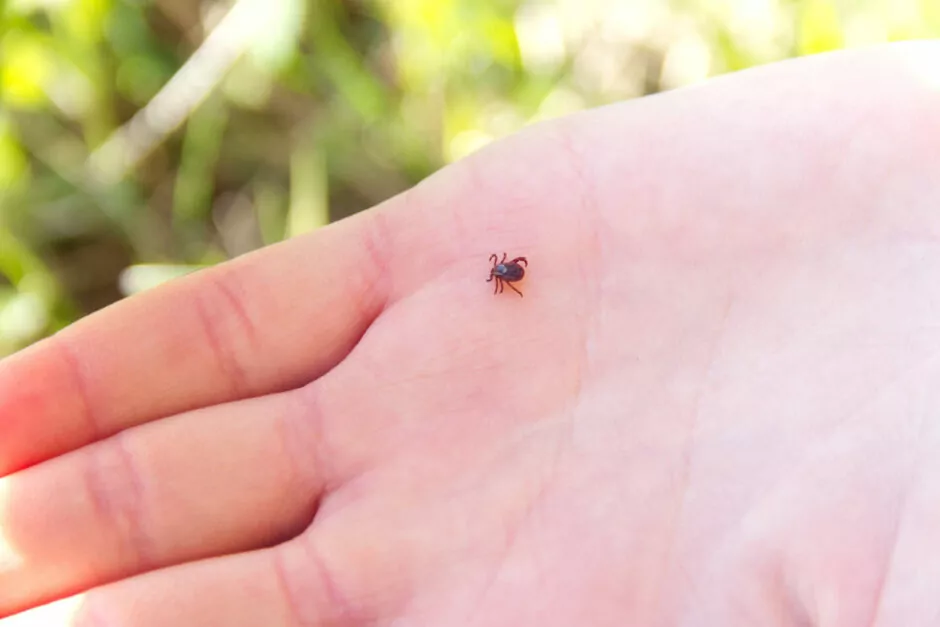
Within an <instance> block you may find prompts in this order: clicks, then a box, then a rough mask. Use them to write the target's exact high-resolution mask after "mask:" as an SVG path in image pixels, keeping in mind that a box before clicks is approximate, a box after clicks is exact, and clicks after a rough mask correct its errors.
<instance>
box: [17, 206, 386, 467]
mask: <svg viewBox="0 0 940 627" xmlns="http://www.w3.org/2000/svg"><path fill="white" fill-rule="evenodd" d="M382 211H384V210H382ZM382 211H377V212H369V213H366V214H361V215H358V216H355V217H353V218H351V219H349V220H345V221H343V222H340V223H337V224H335V225H332V226H330V227H327V228H325V229H323V230H322V231H320V232H317V233H315V234H313V235H311V236H309V237H306V238H298V239H296V240H291V241H288V242H285V243H283V244H281V245H278V246H274V247H271V248H269V249H264V250H261V251H259V252H257V253H256V254H252V255H248V256H246V257H244V258H240V259H237V260H235V261H232V262H230V263H227V264H223V265H221V266H217V267H215V268H212V269H209V270H206V271H203V272H200V273H197V274H196V275H193V276H190V277H186V278H184V279H182V280H179V281H176V282H173V283H171V284H169V285H167V286H165V287H163V288H161V289H157V290H154V291H153V292H150V293H145V294H142V295H140V296H139V297H135V298H131V299H128V300H126V301H123V302H121V303H118V304H117V305H115V306H113V307H111V308H109V309H106V310H104V311H102V312H100V313H99V314H97V315H93V316H91V317H89V318H88V319H86V320H84V321H81V322H79V323H77V324H75V325H74V326H73V327H71V328H69V329H66V330H65V331H64V332H63V333H61V334H59V335H57V336H55V337H53V338H51V339H48V340H46V341H44V342H41V343H39V344H37V345H36V346H34V347H32V348H30V349H28V350H26V351H23V352H22V353H21V354H18V355H15V356H14V357H12V358H10V359H8V360H6V361H3V362H0V476H2V475H4V474H7V473H9V472H11V471H13V470H17V469H20V468H23V467H26V466H29V465H31V464H34V463H37V462H39V461H41V460H43V459H47V458H49V457H50V456H53V455H56V454H60V453H63V452H65V451H68V450H71V449H73V448H76V447H78V446H81V445H84V444H86V443H88V442H91V441H94V440H96V439H98V438H101V437H106V436H108V435H111V434H113V433H116V432H118V431H119V430H121V429H123V428H126V427H129V426H133V425H136V424H140V423H142V422H144V421H147V420H150V419H153V418H156V417H162V416H167V415H172V414H174V413H178V412H181V411H185V410H187V409H191V408H195V407H199V406H204V405H207V404H213V403H220V402H225V401H230V400H235V399H239V398H246V397H251V396H256V395H260V394H264V393H271V392H276V391H281V390H285V389H290V388H293V387H296V386H298V385H300V384H302V383H305V382H307V381H309V380H311V379H313V378H316V377H317V376H319V375H320V374H322V373H323V372H325V371H326V370H328V369H329V368H330V367H332V366H333V365H334V364H335V363H336V362H337V361H338V360H340V359H341V358H342V357H343V355H345V354H346V353H347V352H348V351H349V350H350V348H351V347H352V346H353V345H354V344H355V342H356V341H357V339H358V338H359V337H360V336H361V335H362V333H363V332H364V330H365V329H366V328H367V326H368V325H369V323H370V321H371V320H372V319H374V318H375V316H376V315H378V313H379V311H381V309H382V307H383V306H384V304H385V303H386V300H387V298H388V295H389V284H388V265H389V263H390V261H389V259H390V246H391V243H390V242H391V240H390V237H389V233H388V232H387V231H386V230H385V227H384V226H383V225H384V223H385V218H384V216H383V213H382Z"/></svg>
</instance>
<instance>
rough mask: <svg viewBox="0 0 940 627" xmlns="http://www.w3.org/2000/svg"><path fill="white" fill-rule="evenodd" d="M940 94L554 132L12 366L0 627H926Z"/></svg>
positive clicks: (709, 111) (809, 94)
mask: <svg viewBox="0 0 940 627" xmlns="http://www.w3.org/2000/svg"><path fill="white" fill-rule="evenodd" d="M937 68H940V46H938V45H937V44H935V43H931V42H922V43H916V44H905V45H894V46H886V47H882V48H879V49H873V50H866V51H858V52H851V53H840V54H835V55H824V56H819V57H814V58H809V59H803V60H798V61H793V62H787V63H783V64H778V65H774V66H769V67H766V68H763V69H759V70H755V71H749V72H744V73H740V74H737V75H733V76H730V77H726V78H723V79H718V80H715V81H712V82H710V83H708V84H706V85H703V86H700V87H696V88H692V89H687V90H681V91H677V92H675V93H670V94H663V95H659V96H655V97H651V98H645V99H641V100H637V101H632V102H629V103H624V104H619V105H616V106H611V107H607V108H603V109H599V110H594V111H590V112H586V113H583V114H579V115H575V116H570V117H568V118H564V119H561V120H556V121H552V122H549V123H546V124H542V125H538V126H535V127H532V128H530V129H528V130H526V131H524V132H522V133H520V134H518V135H516V136H514V137H512V138H509V139H507V140H504V141H502V142H499V143H498V144H496V145H494V146H492V147H489V148H487V149H485V150H483V151H481V152H479V153H477V154H475V155H473V156H472V157H470V158H468V159H466V160H464V161H462V162H460V163H458V164H455V165H454V166H451V167H450V168H447V169H445V170H444V171H442V172H440V173H439V174H437V175H435V176H434V177H432V178H431V179H429V180H427V181H425V182H424V183H422V184H421V185H419V186H417V187H416V188H414V189H412V190H410V191H408V192H407V193H405V194H403V195H401V196H399V197H396V198H394V199H392V200H390V201H388V202H387V203H385V204H384V205H382V206H380V207H377V208H375V209H373V210H371V211H368V212H365V213H363V214H360V215H357V216H354V217H353V218H350V219H347V220H344V221H341V222H339V223H337V224H335V225H332V226H330V227H327V228H325V229H322V230H320V231H317V232H315V233H312V234H310V235H308V236H304V237H300V238H296V239H294V240H290V241H288V242H285V243H282V244H280V245H277V246H273V247H270V248H267V249H264V250H261V251H258V252H256V253H254V254H252V255H247V256H245V257H242V258H239V259H237V260H234V261H232V262H230V263H228V264H224V265H222V266H219V267H217V268H214V269H211V270H208V271H205V272H202V273H199V274H196V275H193V276H190V277H187V278H185V279H182V280H179V281H176V282H173V283H171V284H169V285H167V286H164V287H162V288H159V289H157V290H154V291H152V292H149V293H146V294H144V295H141V296H140V297H137V298H132V299H129V300H127V301H125V302H122V303H119V304H117V305H115V306H113V307H112V308H110V309H108V310H105V311H103V312H100V313H98V314H96V315H94V316H91V317H89V318H88V319H86V320H83V321H81V322H80V323H78V324H76V325H74V326H73V327H71V328H69V329H67V330H66V331H64V332H63V333H61V334H60V335H58V336H56V337H55V338H52V339H50V340H47V341H45V342H43V343H40V344H38V345H36V346H34V347H32V348H30V349H28V350H26V351H23V352H22V353H20V354H18V355H15V356H13V357H12V358H9V359H7V360H5V361H4V362H2V363H0V616H2V617H5V618H2V619H0V627H16V626H20V627H22V626H24V625H33V624H37V625H39V624H41V625H83V626H84V625H95V626H97V625H107V626H109V627H110V626H112V625H135V626H143V627H149V626H157V625H200V626H202V625H225V626H239V625H271V626H275V627H277V626H282V625H283V626H285V627H288V626H291V627H292V626H295V625H303V626H310V627H325V626H337V627H358V626H360V625H363V626H364V625H382V626H389V627H392V626H394V627H425V626H428V627H430V626H442V625H447V626H454V627H464V626H467V627H470V626H473V627H483V626H486V627H509V626H517V625H539V626H542V627H555V626H558V627H561V626H569V625H590V626H597V627H606V626H623V625H637V626H643V627H651V626H652V627H655V626H663V627H666V626H676V627H698V626H706V625H723V626H729V627H737V626H745V625H746V626H752V625H762V626H771V627H773V626H781V627H783V626H793V627H801V626H804V625H819V626H839V627H841V626H851V625H878V626H887V625H898V626H904V627H911V626H916V625H929V624H933V623H932V622H931V621H932V620H934V618H935V617H936V616H937V615H938V614H940V597H938V596H937V595H936V594H935V591H936V589H937V585H938V584H940V566H937V563H938V560H936V559H934V556H935V554H936V552H937V551H938V550H940V534H938V532H937V531H936V530H937V529H940V526H938V524H937V523H938V522H940V505H938V504H940V500H938V499H937V498H935V497H936V495H937V494H938V493H940V481H938V479H940V473H938V471H940V462H938V461H936V460H937V456H936V455H935V454H934V453H935V451H936V450H937V446H938V437H940V422H938V421H937V419H936V416H935V409H934V408H935V407H936V406H937V400H938V398H937V393H936V389H937V386H936V385H935V383H934V382H935V381H936V380H937V377H938V375H940V368H938V365H937V360H936V359H935V355H936V353H937V350H936V348H935V346H940V343H938V341H940V324H938V320H940V315H938V314H940V281H938V277H940V247H938V245H937V242H938V237H940V210H938V207H940V186H938V184H937V181H938V180H940V179H938V177H937V172H940V71H938V69H937ZM493 250H500V251H502V250H508V251H510V255H511V256H519V255H525V256H526V258H527V259H528V262H529V263H528V267H527V271H526V278H525V283H524V285H523V289H524V292H525V298H524V299H520V298H518V297H516V296H515V295H514V294H508V295H501V296H494V295H493V294H492V284H488V283H486V282H485V278H486V276H487V273H488V272H489V270H490V265H491V264H490V262H489V261H488V256H489V255H490V254H491V253H492V251H493ZM509 296H512V297H511V298H510V297H509Z"/></svg>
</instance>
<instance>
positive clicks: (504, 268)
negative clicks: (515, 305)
mask: <svg viewBox="0 0 940 627" xmlns="http://www.w3.org/2000/svg"><path fill="white" fill-rule="evenodd" d="M506 257H508V255H507V254H506V253H503V259H502V261H500V262H499V263H496V261H497V260H498V259H499V256H498V255H495V254H493V255H490V261H491V262H492V263H493V267H492V268H490V278H488V279H487V280H486V282H487V283H489V282H490V281H492V280H494V279H495V280H496V286H495V287H494V288H493V294H502V293H503V290H504V289H505V286H504V284H509V287H510V288H512V291H514V292H515V293H516V294H518V295H519V296H522V292H520V291H519V290H518V289H516V287H515V286H514V285H513V283H515V282H516V281H521V280H522V278H523V277H524V276H525V268H528V267H529V262H528V260H526V258H525V257H516V258H515V259H513V260H512V261H510V262H508V263H507V262H506ZM520 262H521V263H522V264H523V265H519V264H520ZM523 266H524V267H523Z"/></svg>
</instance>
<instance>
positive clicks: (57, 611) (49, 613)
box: [0, 594, 85, 627]
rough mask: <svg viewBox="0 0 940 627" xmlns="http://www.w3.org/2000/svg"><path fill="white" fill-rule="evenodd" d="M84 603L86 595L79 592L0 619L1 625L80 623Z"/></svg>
mask: <svg viewBox="0 0 940 627" xmlns="http://www.w3.org/2000/svg"><path fill="white" fill-rule="evenodd" d="M84 604H85V595H82V594H79V595H76V596H74V597H69V598H67V599H62V600H61V601H56V602H55V603H50V604H48V605H43V606H41V607H37V608H35V609H32V610H28V611H26V612H23V613H22V614H17V615H15V616H11V617H9V618H4V619H0V627H70V626H71V625H77V624H78V621H79V618H80V614H81V612H82V608H83V606H84Z"/></svg>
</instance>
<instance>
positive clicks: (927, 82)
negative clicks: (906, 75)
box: [910, 45, 940, 91]
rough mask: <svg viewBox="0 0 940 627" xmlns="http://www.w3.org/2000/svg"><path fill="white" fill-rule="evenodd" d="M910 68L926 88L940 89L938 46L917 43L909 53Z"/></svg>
mask: <svg viewBox="0 0 940 627" xmlns="http://www.w3.org/2000/svg"><path fill="white" fill-rule="evenodd" d="M910 65H911V70H912V72H913V74H914V76H916V77H917V78H918V79H919V80H920V82H921V84H923V85H924V86H926V87H927V88H928V89H932V90H934V91H940V48H937V47H936V46H935V45H919V46H917V48H915V50H914V52H913V53H912V54H911V55H910Z"/></svg>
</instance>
